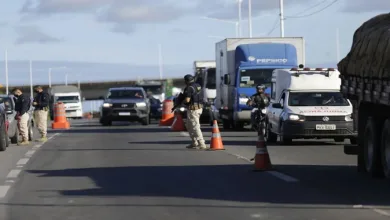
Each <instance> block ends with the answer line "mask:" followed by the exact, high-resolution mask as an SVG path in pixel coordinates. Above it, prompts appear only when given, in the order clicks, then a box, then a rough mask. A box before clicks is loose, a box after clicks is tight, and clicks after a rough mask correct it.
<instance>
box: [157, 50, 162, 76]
mask: <svg viewBox="0 0 390 220" xmlns="http://www.w3.org/2000/svg"><path fill="white" fill-rule="evenodd" d="M158 66H159V72H160V80H162V78H163V57H162V49H161V44H159V45H158Z"/></svg>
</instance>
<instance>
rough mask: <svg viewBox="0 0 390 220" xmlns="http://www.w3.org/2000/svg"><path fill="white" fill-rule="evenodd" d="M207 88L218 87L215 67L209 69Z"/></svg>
mask: <svg viewBox="0 0 390 220" xmlns="http://www.w3.org/2000/svg"><path fill="white" fill-rule="evenodd" d="M206 88H208V89H216V76H215V69H214V68H213V69H208V70H207V81H206Z"/></svg>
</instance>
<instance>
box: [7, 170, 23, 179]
mask: <svg viewBox="0 0 390 220" xmlns="http://www.w3.org/2000/svg"><path fill="white" fill-rule="evenodd" d="M20 172H22V170H11V171H9V173H8V175H7V178H16V177H18V176H19V174H20Z"/></svg>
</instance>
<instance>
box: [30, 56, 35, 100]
mask: <svg viewBox="0 0 390 220" xmlns="http://www.w3.org/2000/svg"><path fill="white" fill-rule="evenodd" d="M32 75H33V70H32V60H30V95H31V98H33V97H34V93H33V81H32V80H33V77H32Z"/></svg>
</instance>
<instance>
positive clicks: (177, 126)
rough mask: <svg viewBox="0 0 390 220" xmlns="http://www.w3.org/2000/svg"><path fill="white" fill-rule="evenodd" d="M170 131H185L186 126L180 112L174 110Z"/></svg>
mask: <svg viewBox="0 0 390 220" xmlns="http://www.w3.org/2000/svg"><path fill="white" fill-rule="evenodd" d="M171 130H172V131H186V130H187V129H186V126H185V125H184V120H183V116H182V115H181V114H180V113H176V112H175V120H174V121H173V123H172V126H171Z"/></svg>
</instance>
